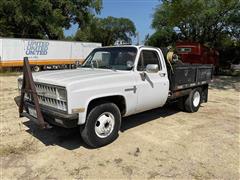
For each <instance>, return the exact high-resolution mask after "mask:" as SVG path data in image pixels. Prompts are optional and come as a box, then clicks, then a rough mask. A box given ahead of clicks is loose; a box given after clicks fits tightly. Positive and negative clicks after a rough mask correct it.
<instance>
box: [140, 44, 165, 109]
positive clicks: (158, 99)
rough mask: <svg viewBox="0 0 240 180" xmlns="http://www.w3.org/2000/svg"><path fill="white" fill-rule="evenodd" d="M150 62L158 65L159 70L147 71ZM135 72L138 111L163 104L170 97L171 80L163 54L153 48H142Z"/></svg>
mask: <svg viewBox="0 0 240 180" xmlns="http://www.w3.org/2000/svg"><path fill="white" fill-rule="evenodd" d="M160 57H161V58H160ZM148 64H155V65H157V66H158V70H157V71H156V72H147V71H146V67H147V65H148ZM135 72H136V73H135V75H136V88H137V91H136V92H137V93H138V94H137V96H138V99H137V108H136V111H137V112H141V111H145V110H149V109H153V108H157V107H161V106H163V105H164V104H165V103H166V100H167V97H168V91H169V80H168V76H167V69H166V65H165V62H164V59H163V56H162V54H160V53H159V52H158V51H157V50H154V49H151V48H146V49H142V50H141V52H140V54H139V57H138V63H137V67H136V69H135Z"/></svg>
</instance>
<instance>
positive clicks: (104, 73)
mask: <svg viewBox="0 0 240 180" xmlns="http://www.w3.org/2000/svg"><path fill="white" fill-rule="evenodd" d="M126 73H127V74H128V73H129V72H127V71H116V70H111V69H96V68H95V69H91V68H78V69H74V70H56V71H44V72H38V73H33V79H34V81H35V82H39V83H46V84H54V85H59V86H65V87H67V86H70V85H73V84H77V83H80V82H86V81H88V82H89V83H90V82H93V81H96V82H97V81H98V80H102V79H106V78H107V79H108V78H109V77H110V79H112V78H114V76H119V75H121V74H126Z"/></svg>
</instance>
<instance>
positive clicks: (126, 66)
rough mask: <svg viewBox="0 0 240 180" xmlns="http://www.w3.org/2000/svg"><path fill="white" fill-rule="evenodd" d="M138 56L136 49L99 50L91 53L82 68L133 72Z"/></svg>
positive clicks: (112, 48) (114, 48)
mask: <svg viewBox="0 0 240 180" xmlns="http://www.w3.org/2000/svg"><path fill="white" fill-rule="evenodd" d="M136 54H137V48H135V47H111V48H98V49H95V50H93V52H91V54H90V55H89V56H88V57H87V59H86V60H85V62H84V64H83V66H82V67H88V68H89V67H90V68H101V69H114V70H131V69H132V68H133V65H134V61H135V57H136Z"/></svg>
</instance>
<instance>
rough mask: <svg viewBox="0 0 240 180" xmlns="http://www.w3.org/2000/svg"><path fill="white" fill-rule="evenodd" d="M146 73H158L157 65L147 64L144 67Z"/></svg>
mask: <svg viewBox="0 0 240 180" xmlns="http://www.w3.org/2000/svg"><path fill="white" fill-rule="evenodd" d="M146 71H147V72H148V73H157V72H158V71H159V68H158V65H157V64H148V65H147V67H146Z"/></svg>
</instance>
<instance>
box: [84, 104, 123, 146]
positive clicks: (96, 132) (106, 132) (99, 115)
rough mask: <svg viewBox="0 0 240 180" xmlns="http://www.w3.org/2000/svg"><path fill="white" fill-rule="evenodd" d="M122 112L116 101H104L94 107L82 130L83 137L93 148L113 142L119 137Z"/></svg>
mask: <svg viewBox="0 0 240 180" xmlns="http://www.w3.org/2000/svg"><path fill="white" fill-rule="evenodd" d="M120 126H121V113H120V110H119V108H118V107H117V105H115V104H114V103H108V102H106V103H104V104H100V105H97V106H95V107H94V108H92V109H91V110H90V112H89V114H88V116H87V120H86V124H85V127H84V129H83V130H82V132H81V136H82V139H83V140H84V141H85V143H87V144H88V145H89V146H91V147H93V148H97V147H101V146H104V145H107V144H109V143H111V142H113V141H114V140H115V139H116V138H117V137H118V131H119V129H120Z"/></svg>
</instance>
